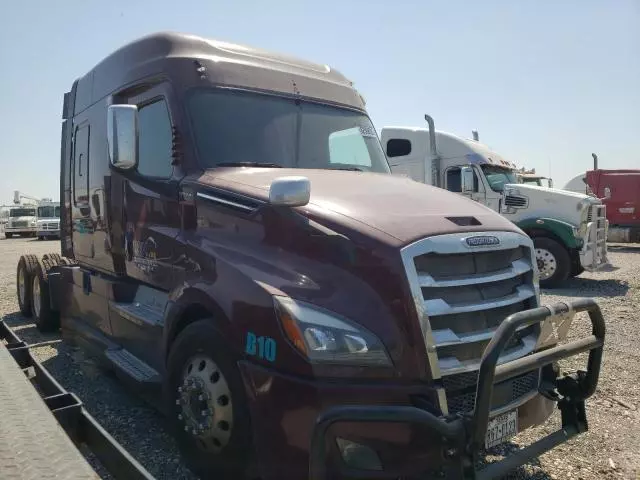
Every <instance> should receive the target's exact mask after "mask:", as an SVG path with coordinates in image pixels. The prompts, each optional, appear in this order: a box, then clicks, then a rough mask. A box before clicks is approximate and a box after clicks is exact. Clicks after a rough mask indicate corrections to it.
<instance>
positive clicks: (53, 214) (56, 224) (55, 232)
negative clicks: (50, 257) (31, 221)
mask: <svg viewBox="0 0 640 480" xmlns="http://www.w3.org/2000/svg"><path fill="white" fill-rule="evenodd" d="M37 216H38V218H37V220H36V236H37V237H38V238H39V239H40V240H45V239H47V238H58V239H59V238H60V202H54V201H52V200H51V199H43V200H40V201H39V202H38V208H37Z"/></svg>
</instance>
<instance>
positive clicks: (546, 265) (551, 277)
mask: <svg viewBox="0 0 640 480" xmlns="http://www.w3.org/2000/svg"><path fill="white" fill-rule="evenodd" d="M533 246H534V248H535V253H536V262H537V264H538V271H539V272H540V286H541V287H542V288H554V287H557V286H559V285H561V284H562V283H563V282H564V281H566V280H567V278H569V273H570V272H571V258H570V257H569V252H567V249H566V248H564V246H563V245H562V244H561V243H559V242H557V241H555V240H553V239H551V238H547V237H535V238H534V239H533Z"/></svg>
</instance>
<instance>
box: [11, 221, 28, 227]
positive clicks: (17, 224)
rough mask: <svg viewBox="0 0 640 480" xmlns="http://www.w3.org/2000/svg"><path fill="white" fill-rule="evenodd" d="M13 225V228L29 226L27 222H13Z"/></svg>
mask: <svg viewBox="0 0 640 480" xmlns="http://www.w3.org/2000/svg"><path fill="white" fill-rule="evenodd" d="M11 226H12V227H13V228H23V227H26V226H27V222H13V223H12V224H11Z"/></svg>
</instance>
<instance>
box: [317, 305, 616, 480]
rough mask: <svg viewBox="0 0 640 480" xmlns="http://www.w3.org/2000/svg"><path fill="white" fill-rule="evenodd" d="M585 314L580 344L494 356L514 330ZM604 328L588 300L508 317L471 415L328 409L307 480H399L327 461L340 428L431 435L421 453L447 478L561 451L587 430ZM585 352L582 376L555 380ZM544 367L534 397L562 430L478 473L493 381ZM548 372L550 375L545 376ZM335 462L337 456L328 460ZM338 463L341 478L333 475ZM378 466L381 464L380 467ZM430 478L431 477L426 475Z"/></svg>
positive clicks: (490, 475)
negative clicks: (555, 415) (559, 367)
mask: <svg viewBox="0 0 640 480" xmlns="http://www.w3.org/2000/svg"><path fill="white" fill-rule="evenodd" d="M571 310H572V311H574V312H581V311H587V312H588V313H589V318H590V320H591V324H592V334H591V335H590V336H588V337H586V338H583V339H581V340H575V341H572V342H570V343H568V344H564V345H558V346H556V347H553V348H549V349H547V350H543V351H540V352H536V353H534V354H531V355H528V356H526V357H522V358H520V359H517V360H514V361H511V362H508V363H504V364H501V365H498V364H497V363H498V358H499V356H500V353H501V352H502V350H503V349H504V347H505V345H507V344H508V342H509V340H510V339H511V337H512V335H513V334H514V332H515V331H516V330H517V329H518V328H520V327H524V326H528V325H533V324H535V323H539V322H543V321H544V320H547V319H549V320H550V324H551V325H552V328H556V327H555V326H556V322H555V319H556V318H557V316H558V315H563V314H566V313H568V312H569V311H571ZM604 336H605V325H604V319H603V317H602V314H601V312H600V308H599V307H598V305H597V304H596V303H595V302H594V301H593V300H592V299H582V300H576V301H574V302H572V303H570V304H568V305H567V304H564V303H559V304H556V305H554V306H553V307H551V308H549V307H539V308H535V309H531V310H527V311H523V312H519V313H516V314H513V315H511V316H509V317H508V318H507V319H506V320H505V321H504V322H503V323H502V324H501V325H500V327H499V328H498V330H497V331H496V333H495V335H494V337H493V338H492V340H491V342H490V343H489V345H488V346H487V349H486V350H485V352H484V355H483V357H482V362H481V366H480V372H479V377H478V387H477V397H476V404H475V409H474V411H473V412H472V413H469V414H463V415H452V416H449V417H442V416H438V415H437V414H435V413H433V412H429V411H427V410H424V409H421V408H417V407H414V406H404V405H400V406H397V405H392V406H381V405H366V406H365V405H353V406H351V405H342V406H333V407H330V408H327V409H326V410H325V411H324V412H323V413H322V414H321V415H320V416H319V417H318V418H317V421H316V425H315V427H314V431H313V435H312V439H311V449H310V459H309V479H310V480H326V479H328V478H379V479H382V478H397V477H398V472H397V471H385V470H386V469H385V470H379V471H370V470H369V471H364V470H354V469H353V468H347V467H346V465H344V463H343V462H341V460H339V459H338V460H337V461H336V459H335V458H332V453H334V452H333V451H332V447H331V446H332V444H333V445H334V444H335V443H336V442H335V438H336V436H337V435H336V433H335V427H338V426H339V425H340V424H345V423H346V424H369V425H371V424H379V425H382V424H385V423H386V424H389V423H392V424H397V425H405V426H410V427H412V428H417V429H420V430H422V431H423V432H425V433H427V434H430V436H431V438H432V441H431V442H430V443H427V444H424V445H423V448H424V449H425V451H426V452H427V453H429V456H430V457H431V458H432V459H435V460H436V463H431V465H430V466H429V470H434V467H435V469H436V470H439V474H442V475H443V476H438V477H437V478H445V479H449V480H489V479H494V478H500V477H502V476H503V475H505V474H507V473H508V472H509V471H511V470H513V469H514V468H516V467H518V466H519V465H522V464H523V463H525V462H527V461H528V460H530V459H531V458H534V457H537V456H539V455H541V454H542V453H544V452H546V451H548V450H550V449H552V448H554V447H556V446H558V445H560V444H561V443H563V442H565V441H567V440H568V439H569V438H571V437H573V436H575V435H578V434H579V433H582V432H584V431H586V430H587V428H588V425H587V418H586V410H585V399H586V398H588V397H589V396H591V395H592V394H593V393H594V391H595V389H596V386H597V383H598V377H599V374H600V364H601V361H602V351H603V347H604ZM587 351H588V352H589V360H588V365H587V371H586V372H583V371H579V372H576V373H575V374H573V375H570V376H563V377H558V376H556V375H555V372H554V371H553V370H552V364H553V363H554V362H557V361H559V360H561V359H564V358H567V357H572V356H574V355H578V354H580V353H583V352H587ZM537 368H544V369H545V371H546V373H547V375H545V380H544V381H543V382H542V384H541V386H540V393H541V394H542V395H543V396H544V397H545V398H547V399H549V400H550V401H553V402H557V404H558V408H559V410H560V412H561V417H562V428H561V429H560V430H558V431H556V432H554V433H552V434H550V435H548V436H546V437H544V438H542V439H540V440H538V441H536V442H535V443H533V444H531V445H529V446H527V447H525V448H523V449H521V450H518V451H517V452H515V453H513V454H511V455H510V456H508V457H506V458H505V459H504V460H502V461H499V462H496V463H492V464H490V465H487V466H486V467H484V468H482V469H481V470H476V465H477V460H478V458H479V456H480V454H481V452H482V450H483V448H484V439H485V434H486V431H487V425H488V422H489V417H490V404H491V398H492V393H493V386H494V383H497V382H499V381H501V380H504V379H506V378H510V377H513V376H515V375H518V374H521V373H524V372H528V371H531V370H533V369H537ZM550 371H551V373H554V374H553V375H549V372H550ZM333 457H335V453H334V455H333ZM336 464H337V465H338V468H339V470H340V473H339V476H338V477H336V474H335V473H333V472H332V471H331V469H332V466H333V465H336ZM383 465H384V462H383ZM412 467H414V471H413V472H412V474H413V475H415V476H419V475H424V472H425V469H422V466H421V465H419V464H414V465H412ZM426 478H430V477H426Z"/></svg>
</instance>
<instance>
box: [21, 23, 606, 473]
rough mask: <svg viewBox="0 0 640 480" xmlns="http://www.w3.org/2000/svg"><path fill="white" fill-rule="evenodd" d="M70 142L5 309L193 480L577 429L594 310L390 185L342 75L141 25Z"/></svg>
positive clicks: (469, 215)
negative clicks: (553, 420)
mask: <svg viewBox="0 0 640 480" xmlns="http://www.w3.org/2000/svg"><path fill="white" fill-rule="evenodd" d="M61 142H62V148H61V173H60V188H61V198H62V201H63V208H62V216H61V220H62V221H61V232H62V238H61V244H62V252H61V253H62V256H59V255H47V256H45V257H44V258H42V259H37V258H35V257H33V256H24V257H23V258H21V260H20V263H19V265H18V299H19V302H20V308H21V310H22V312H23V313H24V314H25V315H33V317H34V319H35V323H36V325H37V326H38V327H39V328H41V329H43V330H52V329H58V328H59V327H61V328H62V332H63V335H64V336H65V338H67V339H68V340H69V341H72V342H76V343H78V344H80V345H82V346H83V347H85V348H86V349H87V351H90V352H93V353H94V354H95V355H97V357H98V358H100V359H101V360H102V361H103V362H104V364H105V365H106V366H109V367H110V368H113V369H114V370H115V371H116V372H117V373H118V374H119V375H120V376H121V377H122V378H123V379H126V380H127V381H129V382H130V383H131V384H132V385H136V386H138V387H139V388H140V391H141V392H142V393H143V394H147V396H148V397H149V398H152V399H155V400H157V401H158V403H159V405H158V406H159V408H161V409H162V411H163V412H164V413H165V414H166V416H167V419H168V422H169V424H170V426H171V428H172V429H173V431H174V432H175V436H176V438H177V440H178V442H179V445H180V447H181V449H182V452H183V455H184V458H185V459H186V461H187V462H188V464H189V466H190V468H191V469H192V470H193V471H194V472H196V473H197V474H199V475H200V476H201V477H202V478H211V479H219V478H220V479H221V478H230V479H241V478H258V477H259V478H262V479H265V480H271V479H273V480H282V479H302V478H311V479H313V480H321V479H328V478H332V479H333V478H399V477H402V478H416V477H419V478H431V477H429V476H428V475H434V477H433V478H441V477H440V475H443V474H444V476H445V478H450V479H476V478H484V479H488V478H496V477H499V476H501V475H503V474H504V473H505V472H508V471H510V470H512V469H513V468H515V467H517V466H518V465H520V464H522V463H525V462H526V461H528V460H529V459H530V458H532V457H535V456H537V455H539V454H540V453H542V452H544V451H546V450H549V449H550V448H553V447H555V446H556V445H558V444H560V443H562V442H564V441H566V440H567V439H568V438H571V437H573V436H574V435H576V434H578V433H580V432H583V431H585V430H586V429H587V419H586V412H585V399H586V398H587V397H588V396H589V395H591V394H592V393H593V392H594V390H595V387H596V384H597V380H598V374H599V369H600V362H601V356H602V348H603V342H604V321H603V319H602V316H601V314H600V311H599V309H598V306H597V305H596V304H595V303H594V302H593V301H591V300H578V301H575V302H573V303H571V304H568V305H567V304H558V305H555V306H554V307H541V306H540V305H539V287H538V272H537V268H536V262H535V257H534V254H533V244H532V242H531V240H530V238H529V237H527V236H526V235H525V234H524V233H523V232H522V231H521V230H520V229H518V228H517V227H516V226H515V225H513V224H512V223H511V222H509V221H507V220H504V219H503V218H502V217H501V216H500V215H498V214H497V213H495V212H493V211H491V210H489V209H487V208H485V207H484V206H481V205H479V204H477V203H476V202H473V201H471V200H467V199H465V198H464V197H461V196H459V195H456V194H454V193H449V192H447V191H443V190H441V189H436V188H432V187H429V186H426V185H423V184H421V183H418V182H414V181H412V180H410V179H407V178H400V177H397V176H394V175H391V174H390V170H389V166H388V163H387V160H386V157H385V155H384V153H383V150H382V148H381V146H380V143H379V140H378V137H377V134H376V131H375V129H374V127H373V125H372V123H371V121H370V119H369V117H368V115H367V112H366V109H365V105H364V101H363V98H362V96H361V95H360V94H359V93H358V92H357V91H356V89H354V87H353V85H352V83H351V82H350V81H349V80H348V79H346V78H345V77H344V76H342V75H341V74H340V73H339V72H337V71H335V70H334V69H332V68H330V67H328V66H326V65H318V64H314V63H310V62H306V61H302V60H298V59H294V58H290V57H287V56H283V55H279V54H274V53H270V52H266V51H263V50H257V49H253V48H249V47H243V46H238V45H233V44H229V43H224V42H219V41H214V40H209V39H205V38H199V37H196V36H191V35H181V34H174V33H161V34H155V35H151V36H148V37H145V38H142V39H139V40H137V41H134V42H132V43H130V44H128V45H126V46H124V47H123V48H121V49H119V50H118V51H116V52H114V53H113V54H111V55H110V56H108V57H107V58H106V59H104V60H103V61H102V62H101V63H99V64H98V65H96V66H95V68H93V69H92V70H91V71H90V72H89V73H87V74H86V75H85V76H83V77H81V78H80V79H78V80H76V81H75V83H74V84H73V86H72V88H71V90H70V92H69V93H67V94H65V97H64V109H63V122H62V141H61ZM580 311H588V312H589V318H590V319H591V322H592V325H593V331H592V335H590V336H588V337H586V338H584V339H581V340H576V341H573V342H571V343H568V344H567V343H564V344H563V345H560V344H559V342H560V340H563V339H564V338H565V337H566V334H567V329H568V328H569V325H570V322H571V320H572V318H573V316H574V314H575V313H576V312H580ZM587 351H588V352H589V362H588V365H587V369H586V371H581V372H577V373H575V374H573V375H566V376H559V369H558V366H557V362H558V361H559V360H561V359H562V358H566V357H569V356H573V355H576V354H578V353H583V352H587ZM556 406H557V407H558V408H559V410H560V412H561V415H562V425H563V426H562V428H561V429H560V430H559V431H557V432H555V433H553V434H551V435H549V436H547V437H544V438H541V439H540V440H539V441H538V442H536V443H533V444H532V445H529V446H527V447H526V448H524V449H521V450H519V451H518V452H517V453H515V454H513V455H511V456H509V457H507V458H506V459H504V460H503V461H501V462H498V463H494V464H491V465H489V466H487V467H485V468H483V469H480V470H476V468H477V460H478V459H479V458H480V457H481V456H482V454H483V451H484V450H485V449H486V448H491V447H492V446H494V445H497V444H500V443H503V442H506V441H508V440H509V438H511V437H512V436H513V435H515V434H516V433H517V432H518V431H521V430H522V429H525V428H528V427H530V426H532V425H537V424H540V423H542V422H544V421H545V420H546V419H547V418H548V417H549V415H550V414H551V413H552V411H553V410H554V408H555V407H556ZM428 472H431V473H428ZM425 475H427V476H426V477H425Z"/></svg>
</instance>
